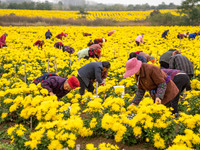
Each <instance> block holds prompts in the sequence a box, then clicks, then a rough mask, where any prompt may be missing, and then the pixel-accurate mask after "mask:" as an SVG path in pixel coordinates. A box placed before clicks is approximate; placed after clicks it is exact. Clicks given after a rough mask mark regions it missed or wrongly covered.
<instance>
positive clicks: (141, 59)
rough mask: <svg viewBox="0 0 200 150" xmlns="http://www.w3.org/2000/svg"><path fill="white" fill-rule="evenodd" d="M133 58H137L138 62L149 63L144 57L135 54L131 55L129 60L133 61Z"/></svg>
mask: <svg viewBox="0 0 200 150" xmlns="http://www.w3.org/2000/svg"><path fill="white" fill-rule="evenodd" d="M131 58H137V60H140V61H141V62H143V63H147V60H146V59H145V58H144V56H142V55H139V54H136V53H134V52H132V53H130V54H129V58H128V60H129V59H131Z"/></svg>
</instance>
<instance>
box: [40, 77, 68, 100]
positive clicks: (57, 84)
mask: <svg viewBox="0 0 200 150" xmlns="http://www.w3.org/2000/svg"><path fill="white" fill-rule="evenodd" d="M65 81H66V79H65V78H62V77H59V76H50V77H48V78H47V79H45V80H44V81H42V82H41V86H42V87H43V88H45V89H47V90H48V91H49V93H50V92H53V93H54V94H55V95H56V96H57V97H58V100H59V99H60V98H62V97H63V96H65V95H66V94H67V93H69V91H67V90H65V89H64V83H65Z"/></svg>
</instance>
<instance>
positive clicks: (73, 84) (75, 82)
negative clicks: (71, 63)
mask: <svg viewBox="0 0 200 150" xmlns="http://www.w3.org/2000/svg"><path fill="white" fill-rule="evenodd" d="M67 82H68V83H69V86H70V87H71V88H72V89H75V88H77V87H79V86H80V83H79V81H78V79H77V78H76V77H75V76H71V77H70V78H69V79H68V80H67Z"/></svg>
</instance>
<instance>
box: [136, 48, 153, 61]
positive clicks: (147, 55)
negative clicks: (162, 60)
mask: <svg viewBox="0 0 200 150" xmlns="http://www.w3.org/2000/svg"><path fill="white" fill-rule="evenodd" d="M135 53H136V54H137V55H142V56H143V57H144V58H145V59H146V61H147V62H149V61H150V62H152V63H153V62H154V61H155V58H154V57H152V56H150V55H149V54H147V53H145V52H143V51H136V52H135Z"/></svg>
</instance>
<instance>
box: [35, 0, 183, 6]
mask: <svg viewBox="0 0 200 150" xmlns="http://www.w3.org/2000/svg"><path fill="white" fill-rule="evenodd" d="M33 1H40V2H43V1H45V0H33ZM48 1H50V2H53V1H54V2H58V1H59V0H48ZM87 1H93V2H97V3H103V4H124V5H129V4H133V5H136V4H146V3H148V4H149V5H155V6H157V5H159V4H161V3H162V2H165V4H167V5H168V4H169V3H174V4H175V5H180V4H181V2H182V1H183V0H86V2H87Z"/></svg>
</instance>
